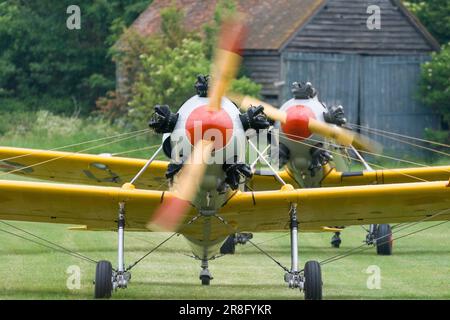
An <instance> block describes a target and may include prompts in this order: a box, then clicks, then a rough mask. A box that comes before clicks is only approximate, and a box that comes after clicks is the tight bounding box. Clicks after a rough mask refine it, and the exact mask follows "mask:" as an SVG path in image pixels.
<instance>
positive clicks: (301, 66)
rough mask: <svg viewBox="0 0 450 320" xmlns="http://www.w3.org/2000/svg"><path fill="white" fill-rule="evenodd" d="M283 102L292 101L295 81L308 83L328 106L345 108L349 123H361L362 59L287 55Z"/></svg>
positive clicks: (324, 55)
mask: <svg viewBox="0 0 450 320" xmlns="http://www.w3.org/2000/svg"><path fill="white" fill-rule="evenodd" d="M281 68H282V70H281V73H282V77H283V79H284V80H285V82H286V85H285V86H284V87H283V94H282V99H281V100H283V101H286V100H288V99H291V98H292V94H291V84H292V82H294V81H309V82H311V83H312V85H313V86H314V87H315V88H316V90H317V91H318V97H319V99H320V100H321V101H322V102H324V103H326V104H327V105H339V104H340V105H342V106H344V108H345V112H346V114H347V118H348V120H349V121H352V122H356V121H358V86H359V76H358V75H359V57H358V56H357V55H349V54H328V53H302V52H284V53H283V55H282V66H281Z"/></svg>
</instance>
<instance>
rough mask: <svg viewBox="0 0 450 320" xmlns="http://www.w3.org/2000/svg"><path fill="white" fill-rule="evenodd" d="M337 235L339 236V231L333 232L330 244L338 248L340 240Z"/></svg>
mask: <svg viewBox="0 0 450 320" xmlns="http://www.w3.org/2000/svg"><path fill="white" fill-rule="evenodd" d="M339 236H340V233H335V234H334V235H333V237H332V238H331V246H332V247H333V248H339V247H340V246H341V242H342V240H341V238H340V237H339Z"/></svg>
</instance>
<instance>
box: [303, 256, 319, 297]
mask: <svg viewBox="0 0 450 320" xmlns="http://www.w3.org/2000/svg"><path fill="white" fill-rule="evenodd" d="M304 277H305V288H304V291H305V300H322V270H321V268H320V264H319V263H318V262H317V261H308V262H306V264H305V270H304Z"/></svg>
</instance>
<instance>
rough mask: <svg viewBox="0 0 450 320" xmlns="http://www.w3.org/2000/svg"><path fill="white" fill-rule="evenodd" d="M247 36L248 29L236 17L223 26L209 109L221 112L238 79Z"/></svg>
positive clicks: (216, 52)
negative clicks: (222, 100)
mask: <svg viewBox="0 0 450 320" xmlns="http://www.w3.org/2000/svg"><path fill="white" fill-rule="evenodd" d="M245 35H246V27H245V25H244V23H242V21H241V19H239V18H237V17H235V18H233V19H229V20H227V21H225V22H224V23H223V24H222V28H221V31H220V35H219V42H218V46H217V49H216V51H215V57H214V62H213V64H212V67H211V69H212V72H211V74H212V78H211V81H212V85H211V90H209V101H210V105H209V107H210V108H211V109H212V110H217V111H218V110H220V102H221V99H222V97H223V95H224V94H225V92H226V91H227V90H228V87H229V86H230V83H231V81H232V80H233V79H234V78H235V77H236V74H237V72H238V70H239V66H240V64H241V62H242V56H241V48H242V44H243V42H244V38H245Z"/></svg>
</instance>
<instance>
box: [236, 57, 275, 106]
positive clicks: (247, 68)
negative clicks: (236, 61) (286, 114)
mask: <svg viewBox="0 0 450 320" xmlns="http://www.w3.org/2000/svg"><path fill="white" fill-rule="evenodd" d="M243 69H244V73H245V74H246V75H248V76H249V77H250V78H251V79H252V80H253V81H255V82H256V83H259V84H261V85H262V90H261V94H262V96H263V98H264V99H266V101H267V102H269V103H272V104H275V105H277V106H278V97H279V92H280V88H279V87H276V86H275V83H276V82H277V81H279V80H280V55H279V53H278V52H274V51H259V50H255V51H247V52H244V61H243Z"/></svg>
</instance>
